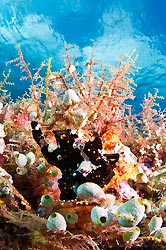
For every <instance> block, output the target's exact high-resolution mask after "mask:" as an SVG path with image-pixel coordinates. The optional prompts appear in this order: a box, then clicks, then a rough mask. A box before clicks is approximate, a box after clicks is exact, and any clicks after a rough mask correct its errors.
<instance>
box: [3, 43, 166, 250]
mask: <svg viewBox="0 0 166 250" xmlns="http://www.w3.org/2000/svg"><path fill="white" fill-rule="evenodd" d="M65 48H66V54H65V56H64V68H63V69H61V70H60V71H59V72H57V71H53V70H52V65H51V59H48V61H47V62H42V63H41V65H40V66H39V68H38V69H37V70H36V71H35V73H34V72H31V71H30V69H29V66H28V64H27V63H26V62H25V60H24V56H23V53H22V51H21V49H20V48H19V47H17V50H18V58H16V59H13V60H11V61H9V62H7V63H6V65H7V67H9V73H7V74H5V73H4V72H3V78H4V80H3V81H1V82H0V93H1V97H0V248H1V249H2V250H16V249H17V250H18V249H27V250H38V249H40V250H45V249H53V250H60V249H63V250H64V249H68V250H69V249H71V250H72V249H73V250H74V249H78V250H79V249H82V250H83V249H86V250H87V249H96V250H97V249H100V250H104V249H149V247H150V248H151V249H165V247H166V219H165V218H166V217H165V211H166V177H165V176H166V150H165V148H166V113H165V110H161V109H160V107H159V105H158V104H157V99H158V98H162V97H161V96H159V95H158V91H157V90H156V91H155V93H154V94H153V95H152V94H151V93H148V95H147V96H145V98H144V100H143V104H142V111H141V112H140V113H139V114H132V106H130V105H127V104H126V100H128V99H134V88H135V87H136V85H135V83H134V81H133V79H132V74H134V71H135V70H138V69H137V67H136V66H135V61H136V58H137V56H134V52H132V53H131V55H122V57H121V58H120V59H119V65H118V66H117V67H113V66H109V67H104V66H103V65H102V63H101V62H99V63H98V62H95V61H94V51H93V49H92V54H91V56H90V60H89V62H87V63H86V65H85V68H84V69H82V72H79V71H78V67H77V66H78V65H77V63H78V62H77V61H76V58H75V57H73V58H72V57H71V56H70V52H71V50H72V49H73V47H68V46H67V45H66V44H65ZM13 64H14V65H15V66H16V67H19V68H20V70H21V72H22V73H23V76H21V80H27V81H30V87H29V91H28V92H26V93H25V95H24V96H22V97H19V98H18V99H17V100H16V101H13V100H12V98H11V96H10V93H8V91H7V90H6V84H12V82H10V81H8V79H10V70H11V69H12V65H13Z"/></svg>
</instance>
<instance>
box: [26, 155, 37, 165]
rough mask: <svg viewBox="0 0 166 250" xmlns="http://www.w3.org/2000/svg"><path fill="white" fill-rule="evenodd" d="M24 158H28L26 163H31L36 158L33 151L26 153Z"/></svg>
mask: <svg viewBox="0 0 166 250" xmlns="http://www.w3.org/2000/svg"><path fill="white" fill-rule="evenodd" d="M26 158H27V160H28V163H29V164H31V165H33V163H34V162H35V160H36V156H35V154H34V153H33V152H29V153H28V154H26Z"/></svg>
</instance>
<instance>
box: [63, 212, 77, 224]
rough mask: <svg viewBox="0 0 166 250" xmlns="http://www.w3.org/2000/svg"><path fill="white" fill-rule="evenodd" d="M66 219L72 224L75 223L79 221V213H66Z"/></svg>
mask: <svg viewBox="0 0 166 250" xmlns="http://www.w3.org/2000/svg"><path fill="white" fill-rule="evenodd" d="M66 221H67V222H68V223H70V224H75V223H76V222H77V221H78V215H77V214H76V213H74V212H73V213H68V214H66Z"/></svg>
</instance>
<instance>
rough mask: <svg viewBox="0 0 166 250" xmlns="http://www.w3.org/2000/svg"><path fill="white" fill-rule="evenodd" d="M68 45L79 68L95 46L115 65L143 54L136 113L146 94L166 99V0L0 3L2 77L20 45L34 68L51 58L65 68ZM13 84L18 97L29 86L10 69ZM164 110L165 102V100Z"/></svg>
mask: <svg viewBox="0 0 166 250" xmlns="http://www.w3.org/2000/svg"><path fill="white" fill-rule="evenodd" d="M64 41H66V42H67V43H68V44H71V45H76V47H77V48H76V49H75V51H74V53H75V54H76V55H78V56H79V61H78V62H79V63H80V67H81V66H82V65H85V63H86V62H87V60H88V58H89V56H90V53H91V47H92V45H93V43H95V44H96V45H95V50H94V53H95V60H97V61H99V60H100V59H102V60H103V63H105V64H112V65H116V64H117V57H118V58H119V57H120V55H121V53H122V52H124V53H129V54H130V53H131V52H132V51H133V50H134V49H136V53H137V54H139V57H138V60H137V63H136V65H137V66H138V67H140V70H139V71H138V72H137V73H136V74H135V76H134V80H135V82H136V84H137V86H138V87H137V90H136V91H135V95H136V98H135V100H134V101H133V102H132V104H133V110H134V112H138V111H139V110H140V103H141V100H142V99H143V97H144V95H145V94H147V92H148V91H151V92H152V93H154V88H158V89H159V94H160V95H163V96H164V97H166V0H70V1H69V0H0V79H1V78H2V73H1V72H3V71H6V72H7V70H8V68H7V67H6V66H5V62H6V61H9V60H11V59H13V58H16V57H17V56H18V55H17V50H16V45H19V46H20V47H21V50H22V51H23V54H24V58H25V60H26V61H27V62H29V63H30V66H29V67H30V68H31V69H34V68H38V67H39V65H40V63H41V62H42V61H44V60H47V59H48V58H49V57H52V65H53V70H54V71H58V70H59V69H60V68H61V67H63V58H62V56H63V55H64V54H65V50H64ZM11 69H12V74H11V78H10V79H9V80H11V81H13V82H14V86H11V87H10V91H11V92H12V97H13V98H14V99H16V98H17V97H18V96H20V95H22V94H23V93H24V92H25V91H26V90H27V89H28V86H29V84H30V82H28V81H26V82H22V81H21V82H20V80H19V79H20V76H21V74H20V71H19V70H18V69H17V68H16V67H14V66H12V67H11ZM161 106H162V108H165V107H166V105H165V100H164V101H161Z"/></svg>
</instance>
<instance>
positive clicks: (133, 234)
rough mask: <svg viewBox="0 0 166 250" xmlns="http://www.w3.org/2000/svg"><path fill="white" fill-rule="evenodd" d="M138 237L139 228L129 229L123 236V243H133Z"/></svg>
mask: <svg viewBox="0 0 166 250" xmlns="http://www.w3.org/2000/svg"><path fill="white" fill-rule="evenodd" d="M139 235H140V229H139V227H133V228H130V230H128V231H127V232H125V233H124V234H123V240H124V241H127V242H128V241H132V242H133V241H135V240H136V239H137V238H138V236H139Z"/></svg>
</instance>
